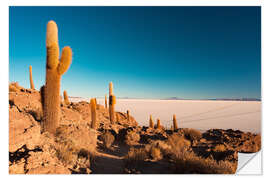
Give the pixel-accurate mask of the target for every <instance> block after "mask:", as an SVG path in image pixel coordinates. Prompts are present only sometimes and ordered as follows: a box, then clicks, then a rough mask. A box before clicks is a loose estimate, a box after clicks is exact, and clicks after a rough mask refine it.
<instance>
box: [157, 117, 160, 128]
mask: <svg viewBox="0 0 270 180" xmlns="http://www.w3.org/2000/svg"><path fill="white" fill-rule="evenodd" d="M157 129H161V124H160V119H157Z"/></svg>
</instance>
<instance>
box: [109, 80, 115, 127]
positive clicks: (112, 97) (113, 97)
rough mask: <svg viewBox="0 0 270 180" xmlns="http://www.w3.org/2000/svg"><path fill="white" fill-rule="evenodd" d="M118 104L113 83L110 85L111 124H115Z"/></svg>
mask: <svg viewBox="0 0 270 180" xmlns="http://www.w3.org/2000/svg"><path fill="white" fill-rule="evenodd" d="M115 104H116V97H115V96H114V95H113V83H112V82H110V84H109V114H110V121H111V124H114V123H115V113H114V105H115Z"/></svg>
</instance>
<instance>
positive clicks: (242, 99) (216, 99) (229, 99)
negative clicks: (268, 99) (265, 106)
mask: <svg viewBox="0 0 270 180" xmlns="http://www.w3.org/2000/svg"><path fill="white" fill-rule="evenodd" d="M164 100H212V101H261V99H257V98H210V99H185V98H178V97H170V98H166V99H164Z"/></svg>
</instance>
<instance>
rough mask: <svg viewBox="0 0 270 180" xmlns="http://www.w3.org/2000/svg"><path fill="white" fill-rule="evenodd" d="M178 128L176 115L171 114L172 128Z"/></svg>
mask: <svg viewBox="0 0 270 180" xmlns="http://www.w3.org/2000/svg"><path fill="white" fill-rule="evenodd" d="M177 129H178V126H177V120H176V115H175V114H174V115H173V130H174V131H176V130H177Z"/></svg>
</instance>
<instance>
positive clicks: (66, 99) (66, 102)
mask: <svg viewBox="0 0 270 180" xmlns="http://www.w3.org/2000/svg"><path fill="white" fill-rule="evenodd" d="M63 94H64V102H65V104H66V105H69V104H70V101H69V99H68V94H67V91H66V90H65V91H64V93H63Z"/></svg>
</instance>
